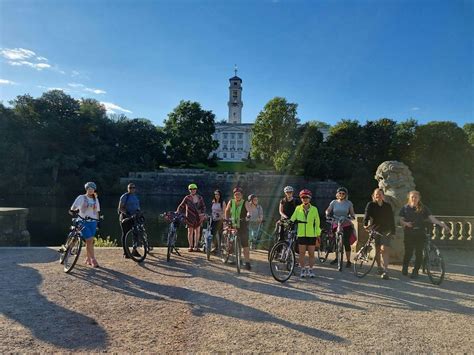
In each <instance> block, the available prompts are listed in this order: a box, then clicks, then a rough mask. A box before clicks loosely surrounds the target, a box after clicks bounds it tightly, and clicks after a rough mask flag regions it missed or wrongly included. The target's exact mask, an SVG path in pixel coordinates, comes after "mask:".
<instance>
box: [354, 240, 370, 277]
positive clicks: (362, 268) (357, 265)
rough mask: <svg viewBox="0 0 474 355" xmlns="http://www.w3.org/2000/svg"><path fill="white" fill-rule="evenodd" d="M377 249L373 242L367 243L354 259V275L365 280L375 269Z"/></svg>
mask: <svg viewBox="0 0 474 355" xmlns="http://www.w3.org/2000/svg"><path fill="white" fill-rule="evenodd" d="M374 263H375V247H374V245H373V244H372V242H367V243H366V244H365V245H364V246H363V247H362V248H360V250H359V251H358V252H357V254H356V256H355V257H354V266H353V267H354V275H355V276H357V277H358V278H363V277H364V276H365V275H367V274H368V273H369V272H370V270H372V268H373V267H374Z"/></svg>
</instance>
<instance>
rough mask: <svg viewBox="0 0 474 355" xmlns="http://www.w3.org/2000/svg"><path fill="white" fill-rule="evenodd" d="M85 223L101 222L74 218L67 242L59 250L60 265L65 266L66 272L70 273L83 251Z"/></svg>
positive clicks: (75, 216) (93, 219) (89, 218)
mask: <svg viewBox="0 0 474 355" xmlns="http://www.w3.org/2000/svg"><path fill="white" fill-rule="evenodd" d="M85 221H99V220H98V219H95V218H91V217H86V218H82V217H81V216H79V215H74V217H73V218H72V225H71V227H70V232H69V234H68V236H67V238H66V242H65V243H64V245H63V246H62V247H61V248H60V249H59V253H60V256H59V263H60V264H61V265H64V272H65V273H70V272H71V271H72V269H73V268H74V266H75V265H76V263H77V260H78V259H79V255H80V254H81V249H82V239H83V238H82V230H83V229H84V223H83V222H85Z"/></svg>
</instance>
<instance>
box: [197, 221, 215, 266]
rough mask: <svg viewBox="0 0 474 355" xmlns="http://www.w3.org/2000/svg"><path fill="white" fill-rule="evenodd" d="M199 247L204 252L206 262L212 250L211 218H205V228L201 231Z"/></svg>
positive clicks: (209, 258)
mask: <svg viewBox="0 0 474 355" xmlns="http://www.w3.org/2000/svg"><path fill="white" fill-rule="evenodd" d="M199 245H200V247H202V248H203V249H204V251H205V252H206V257H207V260H211V249H212V216H206V227H205V228H203V229H202V234H201V240H200V241H199Z"/></svg>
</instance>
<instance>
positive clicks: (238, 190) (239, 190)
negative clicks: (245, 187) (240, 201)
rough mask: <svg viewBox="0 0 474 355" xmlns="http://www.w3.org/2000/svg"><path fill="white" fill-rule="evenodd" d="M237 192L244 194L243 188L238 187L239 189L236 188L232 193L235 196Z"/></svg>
mask: <svg viewBox="0 0 474 355" xmlns="http://www.w3.org/2000/svg"><path fill="white" fill-rule="evenodd" d="M236 192H240V193H242V188H240V187H238V186H237V187H234V189H233V190H232V193H233V194H235V193H236Z"/></svg>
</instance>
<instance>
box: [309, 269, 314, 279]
mask: <svg viewBox="0 0 474 355" xmlns="http://www.w3.org/2000/svg"><path fill="white" fill-rule="evenodd" d="M308 276H309V277H310V278H314V276H315V275H314V272H313V269H309V271H308Z"/></svg>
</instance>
